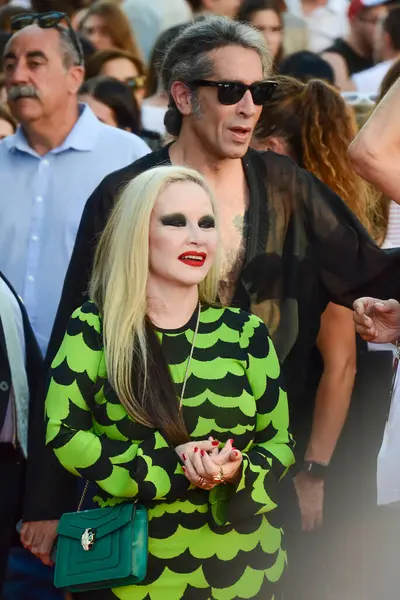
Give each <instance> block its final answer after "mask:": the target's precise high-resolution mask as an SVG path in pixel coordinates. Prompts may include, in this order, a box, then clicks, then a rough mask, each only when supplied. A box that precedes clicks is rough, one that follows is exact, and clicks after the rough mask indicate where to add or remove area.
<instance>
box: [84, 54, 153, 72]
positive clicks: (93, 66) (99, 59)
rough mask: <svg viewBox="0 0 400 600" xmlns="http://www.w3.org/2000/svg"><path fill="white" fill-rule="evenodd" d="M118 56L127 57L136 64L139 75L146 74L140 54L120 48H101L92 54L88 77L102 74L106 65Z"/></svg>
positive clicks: (87, 70) (87, 66) (87, 67)
mask: <svg viewBox="0 0 400 600" xmlns="http://www.w3.org/2000/svg"><path fill="white" fill-rule="evenodd" d="M117 58H126V59H127V60H129V61H131V63H132V64H133V65H135V67H136V69H137V71H138V73H139V75H142V76H144V75H145V73H146V70H145V67H144V64H143V61H142V60H141V59H140V58H139V57H138V56H136V55H135V54H131V52H127V51H126V50H120V49H119V48H109V49H108V50H99V51H97V52H95V53H94V54H93V56H91V58H90V59H89V60H88V63H87V65H86V78H87V79H90V78H91V77H97V76H98V75H101V70H102V68H103V67H104V65H105V64H106V63H108V62H109V61H110V60H116V59H117Z"/></svg>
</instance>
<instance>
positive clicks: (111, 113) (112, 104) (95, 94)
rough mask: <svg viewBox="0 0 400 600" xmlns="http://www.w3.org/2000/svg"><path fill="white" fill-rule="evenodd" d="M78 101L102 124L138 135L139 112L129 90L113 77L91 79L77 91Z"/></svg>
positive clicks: (139, 128)
mask: <svg viewBox="0 0 400 600" xmlns="http://www.w3.org/2000/svg"><path fill="white" fill-rule="evenodd" d="M79 99H80V101H81V102H86V104H88V105H89V106H90V108H91V109H92V111H93V112H94V114H95V115H96V117H97V118H98V119H99V121H101V122H102V123H105V124H106V125H111V127H118V128H119V129H124V130H125V131H130V132H131V133H135V134H136V135H140V130H141V127H140V111H139V107H138V105H137V102H136V101H135V99H134V97H133V95H132V92H131V90H130V88H129V87H128V86H127V85H126V84H125V83H123V82H122V81H118V79H114V78H113V77H103V76H101V75H100V76H99V77H93V78H92V79H88V80H87V81H85V83H84V84H83V85H82V87H81V89H80V90H79Z"/></svg>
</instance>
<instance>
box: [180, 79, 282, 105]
mask: <svg viewBox="0 0 400 600" xmlns="http://www.w3.org/2000/svg"><path fill="white" fill-rule="evenodd" d="M189 85H190V86H192V87H216V88H217V90H218V100H219V102H220V103H221V104H225V105H228V106H229V105H232V104H237V103H238V102H240V100H241V99H242V98H243V96H244V95H245V93H246V92H247V91H248V90H249V91H250V93H251V97H252V98H253V102H254V104H256V105H257V106H262V105H263V104H265V103H266V102H269V101H270V100H271V98H272V96H273V94H274V91H275V89H276V87H277V84H276V82H275V81H271V80H267V81H259V82H258V83H252V84H251V85H246V84H245V83H241V82H240V81H209V80H208V79H196V80H195V81H190V82H189Z"/></svg>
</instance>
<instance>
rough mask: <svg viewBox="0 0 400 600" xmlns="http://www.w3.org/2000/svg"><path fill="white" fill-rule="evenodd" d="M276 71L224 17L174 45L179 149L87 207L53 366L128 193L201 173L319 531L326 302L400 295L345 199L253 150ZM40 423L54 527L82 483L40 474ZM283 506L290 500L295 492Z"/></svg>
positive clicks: (171, 113) (227, 267)
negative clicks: (308, 381) (320, 342)
mask: <svg viewBox="0 0 400 600" xmlns="http://www.w3.org/2000/svg"><path fill="white" fill-rule="evenodd" d="M270 70H271V59H270V56H269V54H268V51H267V48H266V46H265V42H264V39H263V37H262V35H261V34H260V33H259V32H257V31H255V30H254V29H253V28H251V27H249V26H247V25H244V24H241V23H238V22H234V21H232V20H230V19H226V18H223V17H210V18H205V19H204V20H199V21H197V22H195V23H194V24H192V25H190V26H188V27H187V28H185V29H184V30H182V32H181V33H180V34H179V36H178V37H177V39H176V40H175V41H174V42H173V43H172V44H171V45H170V47H169V50H168V52H167V54H166V57H165V60H164V64H163V67H162V72H161V78H162V82H163V85H164V89H165V90H166V92H167V93H168V96H169V110H168V111H167V114H166V118H165V124H166V128H167V130H168V132H169V133H170V134H171V135H172V136H174V138H175V141H174V142H173V143H172V144H170V145H169V146H167V147H166V148H163V149H162V150H159V151H157V152H154V153H152V154H150V155H149V156H146V157H144V158H143V159H141V160H139V161H137V162H136V163H134V164H132V165H129V166H128V167H126V168H124V169H121V170H120V171H117V172H115V173H112V174H111V175H109V176H107V177H106V178H105V179H104V180H103V182H102V183H101V184H100V186H99V187H98V188H97V189H96V190H95V192H94V193H93V194H92V196H91V197H90V198H89V200H88V202H87V204H86V207H85V210H84V213H83V217H82V221H81V224H80V227H79V232H78V235H77V240H76V244H75V247H74V252H73V256H72V259H71V262H70V266H69V268H68V272H67V276H66V280H65V283H64V288H63V294H62V299H61V303H60V306H59V310H58V314H57V318H56V322H55V326H54V328H53V332H52V338H51V341H50V345H49V349H48V354H47V358H46V361H47V362H50V361H51V360H52V358H53V357H54V355H55V353H56V352H57V350H58V347H59V345H60V343H61V340H62V338H63V336H64V333H65V330H66V327H67V324H68V320H69V317H70V315H71V313H72V311H73V310H74V309H75V308H76V307H77V306H79V305H80V304H81V303H82V300H83V298H84V297H85V295H86V294H87V291H86V290H87V282H88V280H89V277H90V272H91V267H92V262H93V254H94V250H95V247H96V241H97V239H98V236H99V234H100V233H101V232H102V230H103V228H104V226H105V223H106V222H107V219H108V215H109V213H110V210H111V208H112V206H113V204H114V201H115V198H116V197H117V195H118V192H119V190H120V189H121V188H122V186H123V185H124V184H125V183H126V181H129V180H130V179H132V178H133V177H135V176H136V175H138V174H139V173H141V172H143V171H145V170H147V169H150V168H152V167H155V166H157V165H160V164H180V165H182V164H185V165H189V166H191V167H193V168H196V169H198V170H199V171H201V172H202V173H203V175H204V176H205V177H206V178H207V180H208V183H209V184H210V186H211V188H212V189H213V191H214V193H215V196H216V199H217V203H218V209H219V220H220V223H221V232H220V235H221V247H222V271H221V284H220V299H221V301H222V302H224V303H227V304H231V305H236V306H240V307H242V308H244V309H246V310H249V311H252V312H254V313H256V314H257V315H259V316H261V317H262V318H263V320H264V321H265V322H266V323H267V325H268V327H269V329H270V332H271V334H272V336H273V339H274V343H275V345H276V348H277V351H278V354H279V358H280V360H281V362H282V364H283V371H284V373H285V376H286V382H287V389H288V394H289V403H290V408H291V423H292V430H293V433H294V434H295V437H296V439H297V450H298V459H299V465H298V468H299V469H301V470H302V478H301V480H300V482H299V484H298V485H297V490H298V494H299V497H300V504H301V509H302V511H303V513H304V512H306V513H307V511H308V512H309V513H311V514H308V513H307V517H309V519H310V521H312V522H313V524H314V523H315V522H318V519H319V518H320V513H319V509H320V508H321V507H320V506H319V505H318V502H317V503H316V502H315V501H314V502H311V509H309V508H308V503H309V502H308V501H309V500H310V494H313V493H314V492H315V489H316V487H317V488H318V490H317V491H318V493H319V491H320V489H321V488H322V489H323V477H324V473H325V470H326V469H327V468H328V467H327V466H326V463H325V462H324V459H323V458H322V456H321V454H320V448H313V451H312V452H310V453H309V454H308V455H307V457H306V458H307V461H306V462H304V461H303V459H304V458H305V457H304V449H305V447H306V446H307V442H308V433H309V430H310V428H311V421H312V412H313V407H309V406H307V405H305V403H304V397H305V395H304V388H305V381H304V378H305V373H306V370H307V368H306V367H307V361H308V360H309V357H310V354H311V351H312V349H313V347H314V345H315V340H316V336H317V333H318V330H319V322H320V315H321V314H322V312H323V311H324V309H325V308H326V306H327V304H328V302H329V301H334V302H336V303H340V304H344V305H347V306H350V305H351V302H352V301H353V300H354V299H355V298H356V297H357V296H359V295H361V294H360V293H359V292H360V291H361V290H373V289H380V290H382V289H385V292H386V293H388V294H389V295H391V296H393V295H394V296H400V282H399V281H398V278H396V277H395V276H394V274H395V272H396V269H398V266H399V261H400V256H399V255H398V254H397V253H396V252H395V253H393V254H390V253H389V254H386V253H385V252H383V251H381V250H380V249H379V248H378V247H377V246H376V245H375V244H374V243H373V242H372V241H371V239H370V238H369V237H368V235H367V234H366V232H365V231H364V229H363V228H362V227H361V225H360V224H359V223H358V221H357V219H356V218H355V217H354V215H353V214H352V213H351V212H350V211H349V210H348V209H347V208H346V206H345V205H344V203H343V202H342V201H341V200H340V198H338V197H337V196H336V195H335V194H334V193H333V192H332V191H331V190H329V189H328V188H327V187H326V186H325V185H324V184H322V183H321V182H320V181H319V180H318V179H316V178H315V177H314V176H312V175H311V174H309V173H307V172H305V171H303V170H302V169H300V168H298V167H297V166H296V164H295V163H294V162H293V161H291V160H290V159H288V158H286V157H283V156H279V155H276V154H274V153H272V152H266V153H258V152H256V151H253V150H251V149H249V144H250V140H251V136H252V133H253V130H254V127H255V125H256V123H257V119H258V118H259V116H260V112H261V109H262V105H263V104H264V103H265V102H268V101H269V99H270V98H271V96H272V94H273V93H274V90H275V84H274V82H273V81H270V79H269V73H270ZM267 385H273V382H268V383H267ZM330 408H331V407H329V411H330V414H331V413H332V411H331V410H330ZM42 422H43V419H41V421H40V422H38V423H37V428H36V432H37V435H38V436H39V435H40V436H42V438H41V441H42V449H41V452H39V450H40V445H39V442H38V443H37V444H36V456H35V460H36V464H41V465H44V467H43V466H42V468H41V471H40V474H39V475H38V474H37V475H36V477H37V487H36V495H37V497H36V499H35V498H34V497H33V496H32V495H31V500H32V502H36V504H37V505H39V503H41V504H40V507H41V511H42V514H44V513H45V512H46V510H47V512H48V514H49V515H52V518H55V516H54V515H55V513H56V511H57V510H58V511H59V512H60V511H61V510H62V509H63V508H64V509H65V504H66V503H68V502H69V505H70V509H71V510H74V504H73V503H74V500H75V496H74V493H75V482H74V479H73V477H72V476H71V477H69V476H68V474H66V473H65V472H64V471H63V470H62V469H61V468H60V469H55V468H54V467H52V468H51V469H50V465H49V464H48V463H46V464H44V461H43V459H42V458H41V457H42V456H44V452H45V449H44V427H43V423H42ZM266 426H267V424H266ZM316 427H317V428H320V429H321V431H319V434H320V436H319V437H320V438H321V436H322V437H323V435H324V432H325V433H327V434H328V433H329V429H330V428H331V427H333V428H334V424H332V423H331V421H330V420H329V418H328V417H327V415H326V414H322V413H321V414H319V417H318V420H317V424H316ZM315 437H316V438H318V435H317V436H315ZM35 460H34V461H33V462H32V465H34V463H35ZM46 467H48V469H47V471H46ZM301 481H302V482H303V483H304V482H305V484H306V485H303V486H302V485H301ZM50 482H51V483H52V485H51V490H49V487H50V486H49V483H50ZM45 491H46V492H48V493H47V494H46V493H45ZM287 496H288V498H294V491H293V489H292V488H291V489H290V490H289V491H288V494H287ZM318 498H319V496H318ZM311 499H312V496H311ZM32 508H33V507H32ZM49 518H51V517H50V516H49ZM277 518H279V515H277ZM289 560H290V557H289Z"/></svg>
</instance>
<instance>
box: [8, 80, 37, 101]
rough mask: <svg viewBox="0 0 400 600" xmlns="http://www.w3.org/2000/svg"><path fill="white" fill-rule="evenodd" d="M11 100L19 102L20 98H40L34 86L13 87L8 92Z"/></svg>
mask: <svg viewBox="0 0 400 600" xmlns="http://www.w3.org/2000/svg"><path fill="white" fill-rule="evenodd" d="M7 96H8V99H9V100H17V99H18V98H39V94H38V92H37V90H36V88H34V87H33V85H29V84H24V85H13V86H11V87H10V89H9V90H8V92H7Z"/></svg>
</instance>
